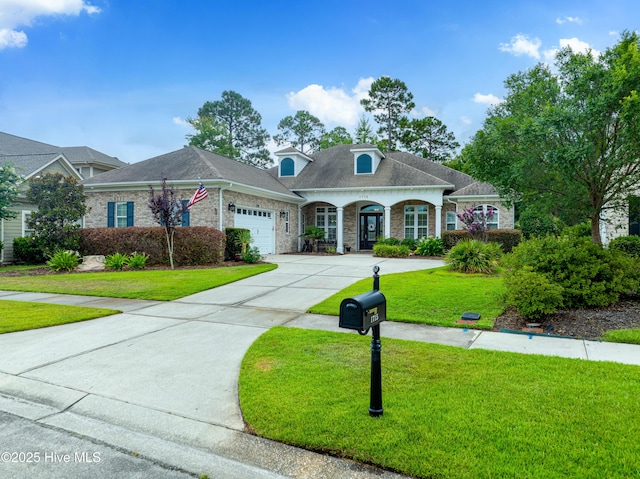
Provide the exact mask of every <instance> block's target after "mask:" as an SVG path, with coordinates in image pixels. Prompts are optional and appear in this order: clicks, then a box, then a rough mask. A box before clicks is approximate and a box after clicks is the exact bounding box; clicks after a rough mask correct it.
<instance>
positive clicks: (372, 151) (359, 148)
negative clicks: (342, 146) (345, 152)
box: [351, 144, 384, 175]
mask: <svg viewBox="0 0 640 479" xmlns="http://www.w3.org/2000/svg"><path fill="white" fill-rule="evenodd" d="M351 153H352V154H353V173H354V174H355V175H373V174H375V172H376V170H377V169H378V166H380V162H381V161H382V159H383V158H384V156H383V154H382V152H381V151H380V150H379V149H378V148H376V147H375V146H373V145H367V144H363V145H354V146H353V148H351Z"/></svg>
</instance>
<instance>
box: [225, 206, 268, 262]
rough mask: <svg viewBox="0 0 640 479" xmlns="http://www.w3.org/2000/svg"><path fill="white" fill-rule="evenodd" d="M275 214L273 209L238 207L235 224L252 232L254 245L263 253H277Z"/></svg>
mask: <svg viewBox="0 0 640 479" xmlns="http://www.w3.org/2000/svg"><path fill="white" fill-rule="evenodd" d="M274 219H275V215H274V213H273V211H265V210H259V209H256V208H246V207H241V206H238V207H236V215H235V226H236V228H245V229H248V230H249V231H250V232H251V239H252V240H253V243H252V246H255V247H257V248H258V249H259V250H260V253H261V254H273V253H275V251H274V250H275V225H274Z"/></svg>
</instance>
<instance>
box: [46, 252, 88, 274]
mask: <svg viewBox="0 0 640 479" xmlns="http://www.w3.org/2000/svg"><path fill="white" fill-rule="evenodd" d="M79 262H80V255H79V254H78V253H77V252H76V251H71V250H58V251H56V252H55V253H54V254H53V255H52V256H51V258H50V259H49V261H47V266H48V267H49V268H51V269H52V270H54V271H72V270H73V269H74V268H75V267H76V266H78V263H79Z"/></svg>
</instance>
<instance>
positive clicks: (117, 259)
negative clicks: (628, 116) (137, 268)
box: [104, 253, 129, 271]
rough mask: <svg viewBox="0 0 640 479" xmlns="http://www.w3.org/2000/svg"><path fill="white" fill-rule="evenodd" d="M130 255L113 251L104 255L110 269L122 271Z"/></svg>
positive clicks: (106, 264) (105, 263)
mask: <svg viewBox="0 0 640 479" xmlns="http://www.w3.org/2000/svg"><path fill="white" fill-rule="evenodd" d="M128 259H129V257H128V256H127V255H124V254H121V253H113V254H110V255H107V256H105V257H104V265H105V266H106V267H107V268H109V269H115V270H116V271H122V268H123V267H124V265H125V264H127V260H128Z"/></svg>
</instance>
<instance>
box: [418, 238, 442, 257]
mask: <svg viewBox="0 0 640 479" xmlns="http://www.w3.org/2000/svg"><path fill="white" fill-rule="evenodd" d="M443 244H444V243H443V242H442V239H440V238H422V239H421V240H420V241H419V242H418V244H417V245H416V248H415V251H414V253H415V254H416V255H418V256H442V254H443V253H444V246H443Z"/></svg>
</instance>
